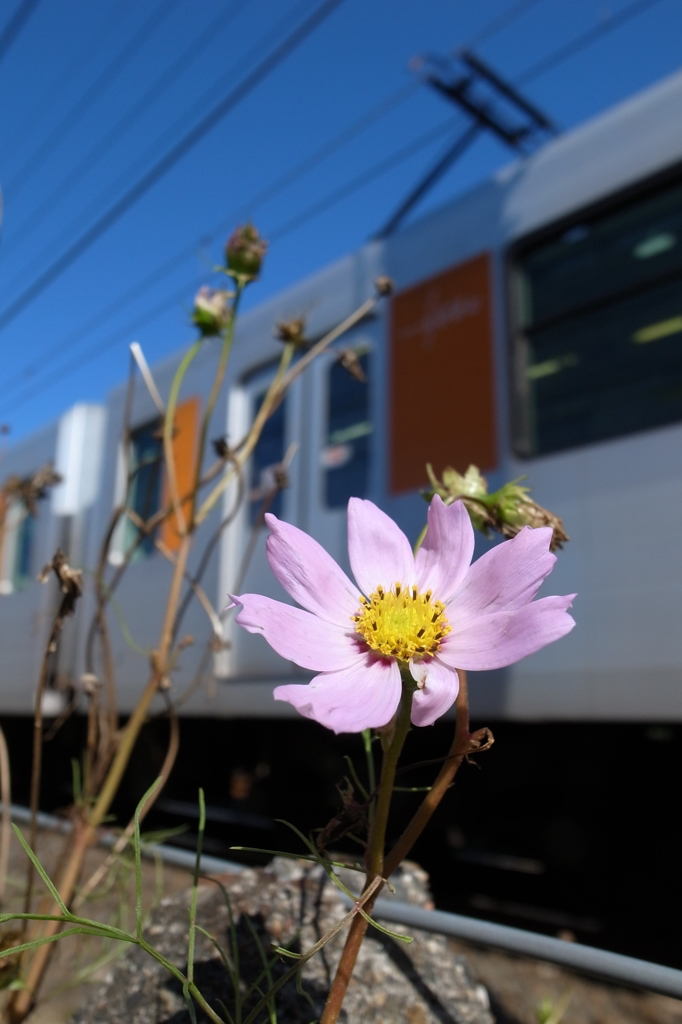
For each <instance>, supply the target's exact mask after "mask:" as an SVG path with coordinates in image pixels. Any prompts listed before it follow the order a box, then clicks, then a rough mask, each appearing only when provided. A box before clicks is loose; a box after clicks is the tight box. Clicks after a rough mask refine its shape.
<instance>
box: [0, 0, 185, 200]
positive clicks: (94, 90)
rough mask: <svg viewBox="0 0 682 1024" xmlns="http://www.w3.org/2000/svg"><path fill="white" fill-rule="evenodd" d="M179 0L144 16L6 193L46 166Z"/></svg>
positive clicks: (17, 191) (15, 193)
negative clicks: (53, 152)
mask: <svg viewBox="0 0 682 1024" xmlns="http://www.w3.org/2000/svg"><path fill="white" fill-rule="evenodd" d="M179 2H180V0H161V3H160V4H158V5H157V6H156V7H155V8H154V10H153V11H152V13H151V14H150V16H149V17H148V18H146V19H145V21H144V22H143V23H142V25H141V27H140V29H139V30H138V31H137V32H136V33H135V35H134V36H133V38H132V39H130V40H129V41H128V43H127V44H126V45H125V46H124V47H123V49H122V50H121V51H120V52H119V53H118V54H117V55H116V57H115V58H114V59H113V60H112V61H111V62H110V63H109V64H107V66H106V67H105V69H104V70H103V71H102V74H101V75H99V77H98V78H97V80H96V81H95V82H94V83H93V84H92V85H91V86H90V88H88V89H87V90H86V91H85V92H84V93H83V95H82V96H81V98H80V99H79V100H78V102H77V103H75V104H74V106H73V107H72V108H71V110H69V112H68V113H67V114H66V115H65V117H63V118H62V119H61V121H60V122H59V124H57V126H56V127H55V128H54V129H53V130H52V131H51V132H50V134H49V135H48V137H47V138H46V139H45V140H44V142H42V143H41V144H40V145H39V146H38V148H37V149H36V150H34V152H33V153H32V155H31V156H30V157H29V158H28V159H27V160H26V162H25V163H24V164H23V165H22V166H21V167H20V168H19V170H18V171H17V172H16V174H15V175H14V177H13V178H10V180H9V181H8V183H7V185H6V187H5V191H6V193H7V195H9V196H11V197H12V198H13V199H16V197H17V196H18V195H19V194H20V193H21V191H22V190H23V189H24V188H25V187H26V185H27V183H28V182H29V181H30V180H31V178H32V177H33V175H34V174H35V172H36V171H37V170H38V169H39V168H41V167H43V166H44V164H45V162H46V160H47V158H48V156H49V154H50V153H51V152H52V150H53V149H56V148H57V147H58V146H59V145H61V143H62V142H63V141H64V139H65V138H66V137H67V136H68V134H69V132H70V131H71V130H72V129H73V128H74V126H75V125H77V124H78V122H79V121H80V119H81V118H82V116H83V114H85V113H86V112H87V111H88V110H89V109H90V107H91V106H92V105H93V103H94V102H95V100H96V99H98V98H99V97H100V96H101V95H102V93H103V92H105V91H106V89H107V88H108V87H109V86H110V85H111V84H112V83H113V82H115V81H116V79H117V78H118V76H119V75H120V73H121V71H122V70H123V69H124V68H125V66H126V65H127V64H129V63H130V61H131V60H132V59H133V57H135V55H136V54H137V53H138V52H139V51H140V49H141V48H142V47H143V46H144V44H145V43H147V42H149V40H150V39H151V38H152V36H153V35H154V33H155V32H157V31H158V29H159V28H161V26H162V25H163V24H164V22H165V21H166V20H167V19H168V18H169V17H170V15H171V14H172V12H173V9H174V8H175V7H176V6H177V5H178V4H179Z"/></svg>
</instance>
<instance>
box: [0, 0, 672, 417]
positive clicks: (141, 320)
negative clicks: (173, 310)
mask: <svg viewBox="0 0 682 1024" xmlns="http://www.w3.org/2000/svg"><path fill="white" fill-rule="evenodd" d="M533 2H535V0H524V2H523V3H518V4H515V5H514V7H513V8H512V9H514V10H516V11H517V16H518V14H520V13H522V12H523V10H525V9H527V8H528V7H529V6H531V5H532V3H533ZM657 2H660V0H637V2H635V3H632V4H630V5H629V7H627V8H625V9H624V10H623V11H621V12H620V14H619V15H618V17H617V19H611V20H610V21H609V22H606V23H604V24H603V25H600V26H598V28H597V29H593V30H590V31H589V32H585V33H583V34H582V35H581V36H579V37H578V39H577V40H573V41H571V43H570V44H565V45H564V46H561V47H559V48H558V49H557V50H555V51H554V52H553V53H552V54H549V55H548V56H547V57H545V58H543V59H542V61H541V62H540V61H539V62H537V63H536V64H534V65H532V66H531V67H530V68H529V69H527V71H526V72H523V73H522V75H521V76H519V77H518V78H516V79H515V82H516V83H518V84H521V82H525V81H528V80H530V78H534V77H538V76H539V75H540V74H543V73H544V72H545V71H547V70H550V68H551V67H553V66H556V65H558V64H559V63H561V62H563V61H565V60H567V59H569V57H571V56H573V55H574V54H575V53H576V52H579V50H581V49H584V48H586V47H587V46H588V45H590V44H591V43H593V42H595V41H597V39H598V38H600V37H601V36H603V35H605V34H608V33H609V32H610V31H613V30H614V29H616V28H618V27H619V26H620V25H621V24H623V23H624V21H627V20H629V18H631V17H633V16H634V15H635V14H637V13H640V11H641V10H643V9H645V8H646V7H651V6H653V5H654V4H655V3H657ZM495 20H496V21H500V19H499V18H498V19H495ZM507 23H508V22H507ZM472 38H475V37H472ZM578 44H579V45H578ZM569 47H570V52H569ZM541 64H542V65H543V66H542V67H540V65H541ZM414 91H416V86H415V85H414V84H413V83H409V85H408V86H407V87H403V88H402V89H401V90H398V91H397V92H396V93H394V94H392V96H391V97H389V98H388V99H387V100H385V101H383V103H384V104H386V105H387V106H388V104H389V103H390V102H391V100H395V102H396V103H397V102H399V101H400V94H401V93H404V98H407V96H408V95H409V94H410V93H412V92H414ZM381 106H383V104H380V105H379V107H377V108H374V110H373V111H370V113H369V114H367V115H365V117H363V118H361V119H360V120H359V121H358V122H355V123H354V124H353V125H351V126H350V127H349V128H348V129H346V130H345V131H344V132H342V133H341V134H340V136H337V137H335V138H334V139H332V140H330V142H329V143H327V144H325V146H323V147H321V149H320V150H318V151H316V153H315V154H313V155H312V156H311V157H310V158H308V159H306V160H304V161H303V162H302V163H301V164H299V165H297V167H295V168H293V169H292V170H291V171H289V172H287V173H286V174H285V175H283V176H282V177H281V178H280V179H277V181H276V182H274V183H273V184H272V185H271V186H269V187H268V188H266V189H265V190H264V191H263V192H262V193H260V196H259V197H255V198H254V200H252V201H251V203H250V204H245V209H246V211H248V209H249V208H250V207H255V205H256V204H257V203H258V202H261V201H265V199H266V198H271V197H272V196H273V195H275V194H277V193H278V192H279V191H281V190H282V189H283V188H284V187H285V186H286V184H288V183H290V182H291V181H293V180H295V179H296V177H297V176H300V175H302V174H303V173H305V169H309V168H310V167H312V166H314V165H315V163H317V162H319V160H321V159H322V158H323V157H322V151H324V150H327V151H328V152H329V153H331V152H333V151H334V147H335V144H336V143H337V142H338V141H339V140H340V139H342V138H343V137H344V136H348V137H349V138H350V137H353V135H354V134H355V129H356V128H358V131H359V130H360V128H359V125H360V124H361V123H362V122H363V121H364V120H365V119H366V120H367V121H368V122H370V121H371V119H372V118H373V115H374V114H378V111H379V110H380V108H381ZM375 166H376V165H375ZM370 171H371V169H370ZM367 173H368V172H363V174H362V175H361V176H360V177H364V176H365V174H367ZM354 180H355V181H357V179H354ZM348 188H349V186H348V185H344V186H341V188H340V189H336V190H334V196H335V197H336V201H340V200H342V199H343V198H345V197H346V196H347V195H348V194H349V192H348ZM268 193H269V195H268ZM331 205H333V201H332V197H331V194H330V195H329V196H327V197H325V198H323V199H322V200H320V201H318V202H316V203H315V204H313V206H312V207H308V208H307V209H306V210H305V211H303V212H302V213H301V214H298V215H296V216H295V217H294V218H292V219H291V220H290V221H289V222H287V224H286V225H281V226H280V227H279V228H276V229H275V231H274V232H270V233H269V234H270V237H271V238H281V237H283V233H284V229H287V231H286V233H289V231H293V230H294V229H295V228H297V227H299V226H301V224H302V223H304V222H305V221H307V220H310V219H312V217H313V216H315V215H318V214H320V213H322V212H324V210H325V209H328V208H329V207H330V206H331ZM313 207H314V209H313ZM239 215H241V214H237V215H236V216H239ZM236 216H235V215H233V216H229V215H228V217H226V218H224V219H223V220H221V222H220V223H219V224H217V225H215V226H214V228H212V229H210V230H209V231H208V232H205V233H204V234H203V235H202V236H201V238H200V239H199V240H198V243H196V242H195V243H193V244H192V245H191V246H188V247H186V248H185V249H183V250H181V251H179V252H178V253H177V254H176V255H175V256H174V257H171V258H170V259H169V260H167V261H166V262H165V263H164V264H163V265H162V266H160V267H158V268H156V269H155V270H154V271H152V273H150V274H149V275H147V277H146V278H145V279H144V280H143V281H142V282H138V283H137V284H136V285H135V286H133V287H132V288H131V289H129V290H128V291H127V292H126V293H125V294H124V295H123V296H119V297H118V299H117V300H114V301H113V302H112V303H110V304H109V306H107V307H106V308H105V309H103V310H101V311H99V313H98V314H96V315H95V316H93V317H92V318H91V319H90V320H89V321H88V322H87V323H85V324H83V325H82V326H81V327H80V328H78V329H76V330H75V331H74V332H71V333H70V334H69V335H68V336H66V337H65V338H62V339H61V340H60V342H58V343H57V344H56V345H55V346H53V348H52V349H50V351H49V353H48V354H47V359H44V358H41V367H42V365H43V364H44V361H50V359H51V358H52V356H53V355H57V354H58V352H60V351H61V353H63V352H64V351H65V349H66V347H67V346H68V345H71V344H73V342H75V341H77V337H76V335H78V334H80V336H81V338H87V336H88V335H89V334H90V333H91V331H92V330H93V329H94V328H95V327H96V326H98V325H99V324H101V323H102V322H103V321H104V320H105V319H106V318H107V316H109V315H111V314H112V313H113V312H115V311H120V309H121V307H122V306H123V305H125V304H128V303H129V302H131V301H134V299H136V298H138V297H139V295H140V294H141V293H143V292H144V291H147V290H149V288H150V287H152V286H153V285H154V284H157V283H158V280H159V277H160V276H162V275H164V274H167V273H170V272H171V271H172V270H173V269H176V268H177V267H178V266H180V265H181V263H182V261H183V260H184V259H186V258H187V257H188V256H190V255H191V254H192V253H195V252H196V249H197V244H200V243H201V242H203V241H206V242H208V241H210V240H211V239H212V237H213V235H214V234H215V233H217V232H218V231H221V230H225V228H226V227H227V225H228V224H231V223H234V221H235V219H236ZM188 294H191V285H190V286H188V287H184V288H183V289H182V291H181V292H180V291H178V292H174V293H173V295H169V296H167V297H166V298H165V299H164V300H162V302H160V303H158V304H157V305H156V306H155V307H153V308H152V309H148V310H147V311H145V312H144V313H142V314H140V316H139V317H136V318H135V320H134V321H132V322H131V323H130V324H128V325H126V326H125V327H122V328H120V329H117V330H116V331H115V332H112V334H111V335H109V336H107V338H106V339H105V340H104V342H100V343H98V344H97V345H96V351H95V350H94V348H93V349H92V350H90V351H89V352H86V353H85V354H84V356H83V357H82V359H81V361H86V360H87V361H89V359H90V358H91V357H94V356H95V355H98V354H100V352H101V351H103V350H104V349H105V348H108V347H110V346H111V345H112V344H115V343H116V341H120V340H122V339H123V338H124V337H126V333H127V336H130V332H131V331H134V330H136V329H137V328H138V327H139V326H141V325H142V324H147V323H149V322H151V321H152V320H154V319H156V318H157V317H158V316H160V315H162V313H163V311H164V310H166V309H167V308H168V305H169V304H170V303H172V302H173V301H180V300H181V299H182V298H183V297H184V296H187V295H188ZM90 352H92V353H93V356H91V355H90ZM75 368H76V367H75V366H74V367H73V368H70V369H69V371H68V372H69V373H71V372H73V369H75ZM26 370H30V367H28V368H25V370H24V374H25V373H26ZM66 375H67V374H64V376H66ZM61 379H62V372H61V371H60V370H57V372H56V373H52V374H51V376H50V379H49V381H45V382H44V383H43V384H36V385H35V386H33V385H32V386H31V388H30V390H29V391H27V392H23V393H21V394H20V395H19V396H17V400H16V401H15V402H13V403H12V404H11V406H10V407H9V409H8V411H10V410H14V409H15V408H18V407H19V406H21V405H23V404H25V402H26V401H29V400H30V399H31V398H32V397H34V396H35V395H36V394H38V393H40V391H41V390H42V389H44V388H45V387H46V386H49V385H51V384H52V382H53V381H54V382H55V383H57V382H58V381H60V380H61ZM20 383H25V380H24V381H23V382H22V381H20V379H19V377H18V376H17V377H16V378H14V379H13V381H12V382H10V384H16V385H18V384H20Z"/></svg>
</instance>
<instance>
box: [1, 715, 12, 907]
mask: <svg viewBox="0 0 682 1024" xmlns="http://www.w3.org/2000/svg"><path fill="white" fill-rule="evenodd" d="M0 800H2V823H0V907H1V906H2V904H3V903H4V900H5V886H6V884H7V867H8V864H9V844H10V838H11V835H12V810H11V804H12V784H11V775H10V765H9V753H8V751H7V740H6V739H5V734H4V732H3V731H2V727H1V726H0Z"/></svg>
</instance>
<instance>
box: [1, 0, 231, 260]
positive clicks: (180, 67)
mask: <svg viewBox="0 0 682 1024" xmlns="http://www.w3.org/2000/svg"><path fill="white" fill-rule="evenodd" d="M247 2H248V0H233V3H231V4H229V5H228V6H227V7H226V8H225V9H224V10H221V11H219V13H218V15H217V16H216V17H215V18H213V19H212V20H211V21H210V22H209V24H208V26H207V27H206V28H205V29H204V30H203V31H202V32H201V33H200V34H199V36H197V38H196V39H195V40H194V42H193V43H191V44H190V45H189V46H188V47H187V48H186V49H184V50H183V51H182V53H181V54H180V55H179V56H178V57H177V58H176V59H175V60H174V61H173V62H172V63H171V64H170V65H169V66H168V67H167V68H166V70H165V71H164V72H163V74H162V75H160V76H159V77H158V78H157V79H156V80H155V81H154V83H153V84H152V85H151V86H150V88H149V89H147V90H146V92H145V93H143V95H142V96H140V97H139V99H137V101H136V102H135V103H134V104H133V105H132V107H129V108H128V109H127V110H125V111H124V113H123V115H122V116H121V117H120V118H119V119H118V121H116V123H115V124H114V125H113V126H112V127H111V128H110V129H109V131H107V132H106V133H105V134H104V135H103V136H102V137H101V138H100V139H99V140H98V142H96V143H95V145H94V146H93V147H92V148H91V149H89V150H88V152H87V153H86V154H85V156H84V157H83V158H82V159H81V160H80V161H79V162H78V163H77V164H76V166H75V167H74V168H73V169H72V170H70V171H69V173H68V174H67V175H66V176H65V177H64V178H62V180H61V181H60V182H59V183H58V184H57V185H56V186H55V187H54V188H53V189H52V190H51V191H50V192H49V193H48V195H47V196H46V197H45V199H44V200H43V201H42V203H40V205H39V206H37V207H35V208H34V209H33V210H32V212H31V213H30V214H29V215H28V217H27V218H26V219H25V220H24V221H23V223H21V224H19V225H17V227H16V228H14V237H13V239H12V240H11V241H9V242H8V243H5V245H4V246H3V258H4V259H7V255H8V253H10V252H12V251H14V250H15V249H17V248H20V247H21V246H22V245H24V244H25V242H26V240H27V239H28V238H30V237H31V235H32V233H33V230H34V228H36V227H38V226H40V225H41V224H44V222H45V216H46V214H48V213H49V211H50V210H51V209H53V208H54V207H55V205H56V203H57V202H58V201H59V202H63V200H64V198H65V197H66V196H68V195H69V194H70V193H71V192H73V190H74V188H75V187H76V185H77V184H78V183H79V182H80V181H82V180H83V178H84V177H85V176H86V175H87V174H88V173H89V171H90V170H91V169H92V168H93V167H94V166H95V165H96V164H97V163H98V162H99V161H100V160H101V159H102V157H104V156H106V154H107V153H108V152H109V151H110V150H111V148H112V147H113V146H114V145H115V144H116V143H117V142H118V141H119V139H120V138H122V137H123V136H124V135H125V134H126V133H127V132H129V131H130V129H131V128H132V127H133V125H134V124H135V123H136V122H137V121H138V120H139V119H140V117H141V116H142V115H143V114H144V113H145V111H147V110H148V109H149V107H150V106H151V105H152V104H153V103H154V102H155V100H157V99H158V98H159V96H161V95H163V93H164V92H165V91H166V89H167V87H168V86H169V85H170V84H171V83H172V82H176V81H177V80H178V78H179V77H180V75H181V74H182V73H183V72H185V71H187V70H188V68H189V67H190V66H191V65H192V64H193V63H194V61H196V60H197V58H198V57H200V56H201V55H202V54H203V53H204V52H205V50H206V46H207V45H208V44H209V42H210V41H211V40H212V39H213V38H215V37H216V36H217V35H218V34H219V33H221V32H224V31H225V29H226V28H227V27H228V26H229V25H230V24H231V23H232V22H233V21H234V19H235V17H236V16H237V15H238V14H239V13H240V12H241V11H242V10H243V9H244V7H245V6H246V4H247Z"/></svg>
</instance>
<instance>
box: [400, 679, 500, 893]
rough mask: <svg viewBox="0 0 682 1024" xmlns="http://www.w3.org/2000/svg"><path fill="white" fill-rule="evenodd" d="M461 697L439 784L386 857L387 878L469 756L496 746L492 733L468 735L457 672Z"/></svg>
mask: <svg viewBox="0 0 682 1024" xmlns="http://www.w3.org/2000/svg"><path fill="white" fill-rule="evenodd" d="M457 674H458V675H459V693H458V694H457V701H456V704H455V707H456V709H457V723H456V726H455V735H454V738H453V741H452V746H451V747H450V751H449V753H448V756H447V757H446V759H445V762H444V764H443V767H442V768H441V770H440V772H439V773H438V776H437V778H436V781H435V782H434V784H433V786H432V787H431V789H430V790H429V792H428V793H427V794H426V796H425V797H424V799H423V800H422V802H421V804H420V806H419V808H418V809H417V812H416V814H415V815H414V817H413V818H412V820H411V821H410V823H409V825H408V826H407V828H406V829H405V831H404V832H403V834H402V835H401V836H400V838H399V839H398V841H397V843H396V844H395V846H394V847H393V849H392V850H391V852H390V853H389V854H388V856H387V857H386V864H385V868H384V870H385V874H386V878H388V876H389V875H390V874H391V872H392V871H395V869H396V868H397V867H398V865H399V864H401V863H402V861H403V860H404V859H405V857H407V855H408V853H409V852H410V850H411V849H412V847H413V845H414V843H415V842H416V841H417V839H418V838H419V836H420V835H421V834H422V832H423V831H424V829H425V828H426V825H427V824H428V822H429V821H430V819H431V816H432V815H433V812H434V811H435V810H436V808H437V807H438V804H439V803H440V802H441V800H442V799H443V797H444V796H445V794H446V793H447V791H448V789H449V788H450V786H451V785H452V783H453V781H454V778H455V775H456V774H457V772H458V771H459V768H460V765H461V764H462V761H464V759H465V758H466V757H467V755H468V754H473V753H475V752H476V751H482V750H487V749H488V747H489V746H491V744H492V742H493V737H492V733H491V732H490V730H489V729H479V730H478V731H477V732H475V733H470V732H469V692H468V687H467V674H466V672H465V671H464V670H463V669H458V670H457Z"/></svg>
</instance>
